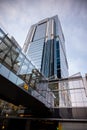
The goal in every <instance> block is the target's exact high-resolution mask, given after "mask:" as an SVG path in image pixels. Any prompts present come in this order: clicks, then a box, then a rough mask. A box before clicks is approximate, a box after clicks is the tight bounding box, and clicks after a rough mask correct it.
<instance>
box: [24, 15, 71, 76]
mask: <svg viewBox="0 0 87 130" xmlns="http://www.w3.org/2000/svg"><path fill="white" fill-rule="evenodd" d="M23 51H24V52H25V53H26V55H27V57H28V58H29V59H30V60H31V61H32V62H33V64H34V65H35V66H36V67H37V69H38V70H39V71H40V72H41V73H42V74H43V75H44V76H46V77H47V78H65V77H68V64H67V58H66V51H65V40H64V36H63V32H62V28H61V25H60V21H59V19H58V16H57V15H56V16H53V17H51V18H46V19H44V20H42V21H40V22H38V23H36V24H34V25H32V26H31V28H30V30H29V32H28V35H27V38H26V40H25V43H24V46H23Z"/></svg>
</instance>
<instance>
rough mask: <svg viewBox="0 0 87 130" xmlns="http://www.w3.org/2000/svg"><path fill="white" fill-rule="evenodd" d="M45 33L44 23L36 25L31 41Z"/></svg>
mask: <svg viewBox="0 0 87 130" xmlns="http://www.w3.org/2000/svg"><path fill="white" fill-rule="evenodd" d="M45 33H46V23H43V24H40V25H38V26H37V28H36V31H35V35H34V39H33V41H34V40H37V39H41V38H43V37H45Z"/></svg>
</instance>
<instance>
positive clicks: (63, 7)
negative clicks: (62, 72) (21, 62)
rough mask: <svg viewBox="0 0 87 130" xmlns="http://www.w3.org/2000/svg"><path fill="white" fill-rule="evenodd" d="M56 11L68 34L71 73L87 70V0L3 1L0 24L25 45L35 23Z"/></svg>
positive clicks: (86, 71) (67, 45)
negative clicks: (30, 29)
mask: <svg viewBox="0 0 87 130" xmlns="http://www.w3.org/2000/svg"><path fill="white" fill-rule="evenodd" d="M56 14H57V15H58V16H59V19H60V22H61V26H62V29H63V33H64V36H65V44H66V52H67V57H68V63H69V73H70V75H72V74H74V73H77V72H81V73H82V74H85V73H87V51H86V50H87V1H86V0H0V24H1V25H3V26H4V28H5V29H6V30H7V32H9V33H10V34H11V35H13V36H14V37H15V39H16V40H17V41H18V43H19V44H20V45H21V46H23V44H24V41H25V38H26V35H27V33H28V30H29V28H30V26H31V25H32V24H35V23H36V22H38V21H39V20H42V19H44V18H46V17H51V16H54V15H56Z"/></svg>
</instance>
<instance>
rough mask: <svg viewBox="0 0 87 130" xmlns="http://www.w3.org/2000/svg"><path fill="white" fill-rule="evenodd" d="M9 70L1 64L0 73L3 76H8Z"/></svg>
mask: <svg viewBox="0 0 87 130" xmlns="http://www.w3.org/2000/svg"><path fill="white" fill-rule="evenodd" d="M9 72H10V71H9V70H8V69H7V68H6V67H5V66H3V65H2V66H1V68H0V74H2V75H3V76H4V77H6V78H8V76H9Z"/></svg>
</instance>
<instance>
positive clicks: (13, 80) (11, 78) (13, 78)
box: [9, 72, 17, 84]
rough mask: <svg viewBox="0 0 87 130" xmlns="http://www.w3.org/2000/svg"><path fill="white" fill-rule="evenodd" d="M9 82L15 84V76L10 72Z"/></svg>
mask: <svg viewBox="0 0 87 130" xmlns="http://www.w3.org/2000/svg"><path fill="white" fill-rule="evenodd" d="M9 80H10V81H11V82H13V83H15V84H16V81H17V76H16V75H15V74H14V73H12V72H10V75H9Z"/></svg>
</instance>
